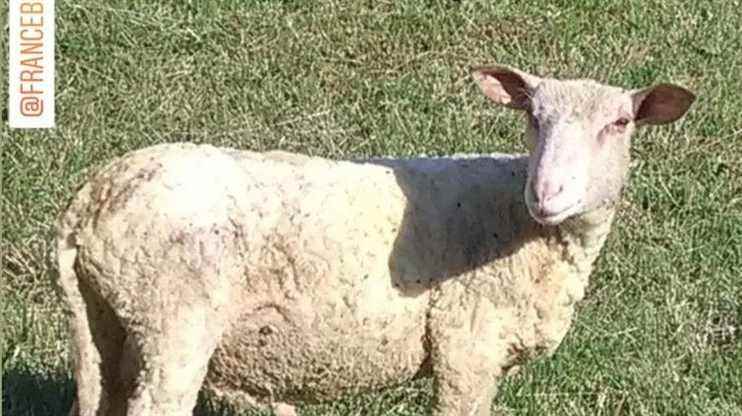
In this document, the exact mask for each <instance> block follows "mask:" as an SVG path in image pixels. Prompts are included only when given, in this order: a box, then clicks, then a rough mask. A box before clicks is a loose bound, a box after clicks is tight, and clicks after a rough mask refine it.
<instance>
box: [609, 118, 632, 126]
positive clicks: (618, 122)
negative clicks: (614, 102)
mask: <svg viewBox="0 0 742 416" xmlns="http://www.w3.org/2000/svg"><path fill="white" fill-rule="evenodd" d="M628 124H629V119H628V118H626V117H621V118H619V119H618V120H616V121H614V122H613V125H614V126H617V127H626V126H627V125H628Z"/></svg>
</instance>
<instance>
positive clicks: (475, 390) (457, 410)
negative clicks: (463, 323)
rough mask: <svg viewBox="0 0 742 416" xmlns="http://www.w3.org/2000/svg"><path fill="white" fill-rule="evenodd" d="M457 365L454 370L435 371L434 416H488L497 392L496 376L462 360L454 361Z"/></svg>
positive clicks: (441, 369)
mask: <svg viewBox="0 0 742 416" xmlns="http://www.w3.org/2000/svg"><path fill="white" fill-rule="evenodd" d="M462 358H463V357H462ZM451 364H453V363H451ZM457 365H458V368H455V369H454V368H447V369H443V368H439V369H437V370H434V384H435V401H434V405H433V415H434V416H444V415H446V416H490V415H491V411H490V408H491V406H492V401H493V400H494V398H495V395H496V393H497V378H498V377H497V375H496V374H493V373H491V372H487V371H486V370H485V369H483V368H472V367H469V366H466V365H465V364H463V363H462V362H457Z"/></svg>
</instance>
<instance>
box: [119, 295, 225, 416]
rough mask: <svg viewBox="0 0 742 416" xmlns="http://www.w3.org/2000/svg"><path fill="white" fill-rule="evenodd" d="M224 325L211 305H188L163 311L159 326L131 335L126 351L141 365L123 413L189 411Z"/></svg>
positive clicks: (172, 415) (175, 415) (176, 414)
mask: <svg viewBox="0 0 742 416" xmlns="http://www.w3.org/2000/svg"><path fill="white" fill-rule="evenodd" d="M224 327H225V319H224V318H221V317H219V316H218V314H217V313H216V311H215V310H212V309H211V308H208V307H201V308H199V307H195V306H191V307H188V308H187V309H186V310H184V311H179V312H176V313H172V314H165V315H163V323H162V325H161V326H160V328H159V330H157V331H154V332H153V333H148V334H142V335H138V336H136V338H135V341H134V342H132V343H131V345H132V347H133V346H134V345H137V347H133V348H132V350H127V351H132V352H131V354H135V355H137V357H135V358H136V359H135V360H134V361H137V360H138V361H139V362H140V363H141V365H140V367H139V368H140V369H139V370H138V374H137V375H136V387H135V388H134V389H133V391H132V394H131V395H130V397H129V400H128V403H127V404H126V407H127V411H126V415H128V416H160V415H169V416H186V415H192V413H193V408H194V407H195V406H196V399H197V397H198V392H199V390H200V389H201V386H202V384H203V381H204V378H205V376H206V372H207V369H208V363H209V359H210V358H211V355H212V354H213V353H214V350H215V349H216V346H217V344H218V342H219V340H220V338H221V335H222V332H223V329H224Z"/></svg>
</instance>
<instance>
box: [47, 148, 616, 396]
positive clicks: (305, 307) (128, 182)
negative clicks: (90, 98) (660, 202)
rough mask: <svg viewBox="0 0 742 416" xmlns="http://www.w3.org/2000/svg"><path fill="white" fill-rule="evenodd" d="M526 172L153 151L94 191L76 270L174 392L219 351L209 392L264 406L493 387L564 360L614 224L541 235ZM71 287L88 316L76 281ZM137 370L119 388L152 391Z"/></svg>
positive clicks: (122, 162) (73, 247)
mask: <svg viewBox="0 0 742 416" xmlns="http://www.w3.org/2000/svg"><path fill="white" fill-rule="evenodd" d="M526 168H527V160H526V158H525V157H514V156H507V155H491V156H477V157H471V156H470V157H461V158H440V159H410V160H392V159H380V160H373V161H369V162H367V163H360V162H333V161H328V160H324V159H318V158H308V157H303V156H298V155H291V154H286V153H280V152H275V153H267V154H264V155H263V154H257V153H250V152H239V151H234V150H230V149H218V148H213V147H210V146H195V145H187V144H179V145H161V146H155V147H152V148H148V149H145V150H142V151H138V152H134V153H131V154H129V155H127V156H125V157H123V158H121V159H119V160H117V161H115V162H114V163H112V164H111V165H109V166H108V167H107V168H105V169H103V170H102V171H101V172H100V173H99V174H97V175H96V176H95V177H94V178H93V179H92V180H91V181H90V182H89V183H88V184H87V185H86V186H85V187H84V188H83V189H82V190H81V192H80V193H79V196H78V197H77V199H76V200H75V201H74V202H73V204H72V206H71V208H70V209H69V210H68V215H67V216H65V217H64V220H63V221H64V222H63V224H62V229H63V231H62V233H61V235H62V236H63V240H62V241H61V243H60V244H61V245H62V249H61V251H60V253H61V254H60V259H61V260H63V261H66V262H76V265H75V267H76V270H77V272H78V277H79V279H80V282H79V285H80V288H85V289H84V290H85V291H88V292H89V293H88V294H87V296H88V297H89V298H95V299H91V300H92V301H94V302H93V303H96V304H100V305H101V307H102V308H103V309H107V308H110V312H112V314H113V315H115V317H116V318H115V319H114V320H117V321H119V324H118V325H113V326H112V328H116V327H117V328H118V331H116V329H111V331H114V332H118V334H114V335H115V336H114V337H113V338H116V336H118V337H120V338H126V340H127V341H126V343H127V346H126V347H124V350H126V349H127V348H128V349H131V350H132V351H127V352H124V351H120V352H118V354H122V353H123V354H132V355H141V354H144V355H145V356H146V355H150V354H151V355H153V356H154V355H155V354H162V353H167V354H168V355H169V356H170V357H169V358H168V359H169V360H170V361H171V363H170V366H169V370H168V371H169V372H170V373H172V374H168V375H167V376H164V377H169V378H172V380H173V382H174V383H175V382H178V383H183V384H189V383H190V384H193V383H197V384H198V385H199V386H200V384H201V381H200V380H199V379H198V375H199V374H201V373H203V372H204V371H206V364H207V361H208V360H204V357H203V355H211V354H210V350H214V353H213V356H212V357H211V360H210V362H209V366H208V375H207V377H206V385H207V387H209V388H210V389H211V390H213V391H214V392H216V393H217V394H219V395H224V396H226V397H229V398H233V399H241V400H244V401H247V402H251V403H254V402H255V401H256V400H257V401H272V400H282V401H289V402H293V401H315V400H322V399H329V398H334V397H337V396H338V395H341V394H343V393H348V392H350V391H357V390H366V389H375V388H379V387H382V386H386V385H390V384H395V383H399V382H402V381H404V380H407V379H411V378H413V377H414V376H416V375H423V374H427V373H429V372H430V370H432V371H433V372H434V373H435V374H436V377H442V378H444V380H441V382H443V383H445V382H446V381H445V377H447V373H455V374H452V375H451V377H452V378H453V379H462V380H468V381H466V383H464V384H467V383H474V384H491V383H493V377H494V376H495V375H497V374H499V373H500V372H501V371H502V370H505V369H507V368H508V367H510V366H512V365H514V364H516V363H519V362H520V361H522V360H524V359H525V358H529V357H531V356H535V355H538V353H541V352H551V351H553V350H554V349H555V348H556V347H557V346H558V344H559V342H560V341H561V339H562V338H563V337H564V335H565V333H566V331H567V329H568V327H569V323H570V319H571V316H572V310H573V304H574V303H575V302H576V301H577V300H579V299H581V298H582V295H583V291H584V287H585V285H586V283H587V277H588V275H589V272H590V264H591V263H592V260H593V258H594V257H595V255H596V254H597V252H598V249H599V247H600V245H601V244H602V242H603V239H604V237H605V234H606V233H607V231H608V227H607V225H608V223H609V219H610V215H609V213H608V212H607V213H605V215H604V218H603V219H604V222H605V224H606V226H605V227H593V228H591V230H593V232H592V233H589V234H585V233H582V234H581V233H570V232H568V231H565V229H566V228H567V227H546V226H542V225H540V224H538V223H536V222H535V221H534V220H533V219H531V217H530V215H529V214H528V210H527V209H526V206H525V203H524V201H523V192H522V190H523V186H524V184H525V180H526ZM563 228H564V229H563ZM585 242H587V243H588V247H584V243H585ZM586 249H587V251H586ZM65 277H66V278H67V279H75V280H76V279H77V278H78V277H75V276H74V275H66V276H65ZM65 283H66V285H65ZM62 285H63V286H64V287H66V289H67V295H68V297H70V298H73V299H74V298H79V294H78V293H76V292H77V290H75V288H76V287H77V282H76V281H68V282H65V281H62ZM81 300H82V299H78V302H76V303H75V302H73V303H72V305H73V308H74V305H76V306H77V307H81V306H82V302H80V301H81ZM87 303H91V302H90V301H88V302H87ZM80 312H81V311H77V314H78V315H83V314H81V313H80ZM82 317H83V316H81V318H82ZM78 319H79V318H78ZM85 321H87V320H86V319H85V320H81V321H79V322H78V324H79V325H80V326H83V328H80V329H78V331H81V332H85V331H86V330H85V328H84V326H85ZM212 337H213V338H214V339H217V340H218V342H216V343H215V345H201V344H210V343H209V342H206V339H208V338H212ZM199 340H202V341H203V342H200V341H199ZM119 343H120V342H119ZM114 344H116V343H115V342H114ZM194 348H195V349H196V350H197V351H192V352H186V351H189V350H191V349H194ZM150 351H152V352H150ZM155 351H156V353H155ZM90 353H91V354H95V352H94V351H90ZM179 355H181V356H183V361H182V362H180V363H179V362H178V360H176V359H175V357H177V356H179ZM196 357H198V358H199V362H200V365H201V366H203V368H198V369H193V368H191V367H193V366H194V363H193V359H194V358H196ZM136 361H137V360H133V361H132V363H131V366H133V368H130V369H128V370H126V371H123V372H122V373H126V374H128V378H129V379H128V380H126V379H118V380H116V381H115V383H114V384H122V385H129V386H130V388H134V387H135V386H136V385H139V384H141V382H137V381H136V380H144V379H147V378H148V376H147V375H146V371H147V370H148V368H147V366H141V365H140V366H136V365H134V363H135V362H136ZM145 361H146V360H145ZM464 364H465V365H464ZM122 365H124V366H126V365H127V363H122ZM485 369H486V371H487V372H488V373H491V374H489V375H488V376H486V377H482V376H480V375H476V374H474V373H475V372H477V371H484V370H485ZM78 371H79V370H78ZM91 371H92V372H96V371H97V369H94V368H93V369H91ZM467 372H472V374H471V375H467V374H466V373H467ZM80 376H82V377H87V378H88V379H90V380H91V384H93V380H92V379H95V377H94V375H93V374H78V377H80ZM111 376H112V377H117V375H115V374H112V375H111ZM118 377H120V375H119V376H118ZM118 377H117V378H118ZM454 384H456V383H454ZM168 388H171V387H168ZM453 388H455V389H465V388H466V387H464V385H461V386H453ZM180 389H182V390H183V391H191V390H192V389H193V387H192V386H190V385H188V386H185V385H184V386H181V387H180ZM150 396H151V397H150V400H152V401H157V400H158V398H162V399H163V400H187V401H190V402H193V400H195V397H193V398H190V397H189V398H187V399H186V398H184V397H177V398H174V397H172V395H168V394H165V392H151V394H150ZM444 396H445V395H444ZM449 396H450V400H455V398H456V397H457V396H456V395H455V394H451V395H449ZM171 405H174V404H171ZM461 405H462V406H463V405H464V404H461ZM486 405H487V406H488V404H486ZM163 406H165V407H163ZM441 406H443V407H445V406H446V405H445V404H443V403H441ZM451 406H453V407H452V408H455V407H456V406H458V405H457V404H455V403H451ZM145 407H152V408H153V409H154V408H167V405H166V404H164V403H163V404H156V403H150V404H148V405H147V406H145ZM191 407H192V405H191Z"/></svg>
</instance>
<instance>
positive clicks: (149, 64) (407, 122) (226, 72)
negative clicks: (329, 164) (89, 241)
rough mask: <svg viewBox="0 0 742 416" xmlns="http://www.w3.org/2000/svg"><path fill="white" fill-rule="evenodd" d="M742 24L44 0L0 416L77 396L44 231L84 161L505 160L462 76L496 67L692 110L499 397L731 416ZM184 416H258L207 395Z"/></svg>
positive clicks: (515, 12) (46, 410)
mask: <svg viewBox="0 0 742 416" xmlns="http://www.w3.org/2000/svg"><path fill="white" fill-rule="evenodd" d="M741 25H742V5H740V4H739V2H737V1H728V0H710V1H705V2H701V1H692V0H615V1H597V0H583V1H551V2H547V1H533V2H526V1H513V0H503V1H489V0H488V1H432V0H430V1H412V0H400V1H397V0H394V1H392V0H386V1H366V2H361V1H342V2H341V1H339V0H335V1H316V2H314V1H267V0H265V1H245V2H228V1H211V2H208V1H189V2H175V1H162V2H154V1H143V0H138V1H121V0H113V1H109V2H100V1H91V0H82V1H70V0H57V78H56V80H57V114H58V116H57V128H56V129H54V130H45V131H27V130H23V131H21V130H8V129H7V128H5V127H4V129H3V130H2V142H3V145H2V221H3V229H2V251H3V257H4V267H3V270H2V299H3V302H2V306H1V307H2V310H0V317H1V318H0V323H1V324H2V330H3V337H2V350H3V357H2V364H3V376H2V382H3V390H2V391H3V406H2V410H3V414H4V415H10V416H21V415H61V414H65V412H66V411H67V409H68V407H69V405H70V402H71V399H72V394H73V391H74V387H73V383H72V381H71V378H70V362H69V356H68V346H67V329H66V325H65V321H64V315H63V314H62V312H61V305H60V302H59V300H58V298H57V296H56V294H55V291H54V285H53V278H54V275H55V272H54V266H53V264H50V262H49V257H50V253H51V245H50V241H51V235H52V225H53V220H54V218H55V215H56V214H57V212H59V210H60V209H62V208H63V207H64V206H65V204H66V201H67V200H68V199H69V198H70V196H71V195H72V193H73V191H74V189H75V188H76V186H77V185H78V184H80V183H81V182H82V181H83V180H84V179H85V177H86V174H87V173H88V172H90V170H91V169H93V168H94V167H96V166H100V165H101V164H102V163H105V162H106V161H108V160H110V159H111V158H113V157H116V156H118V155H121V154H123V153H125V152H127V151H129V150H132V149H136V148H140V147H143V146H147V145H150V144H154V143H161V142H170V141H182V140H186V141H193V142H202V143H213V144H218V145H228V146H235V147H240V148H244V149H252V150H265V149H272V148H280V149H284V150H291V151H301V152H306V153H310V154H314V155H323V156H329V157H335V158H349V157H359V156H371V155H414V154H421V153H425V154H447V153H454V152H497V151H500V152H502V151H508V152H510V151H522V150H523V149H524V146H523V144H522V143H521V142H520V134H521V129H522V126H521V124H520V121H519V120H520V119H519V118H518V117H517V116H516V115H515V114H513V113H511V112H509V111H507V110H502V109H499V108H495V107H494V106H491V105H489V104H488V103H487V102H486V101H485V99H483V98H482V96H481V94H480V93H479V92H478V91H477V89H476V87H475V86H474V85H473V83H472V81H471V80H470V78H469V77H468V70H469V68H471V67H472V66H474V65H480V64H486V63H493V62H499V63H506V64H511V65H514V66H518V67H521V68H524V69H527V70H530V71H533V72H536V73H539V74H543V75H554V76H560V77H578V76H579V77H595V78H598V79H600V80H603V81H607V82H610V83H614V84H617V85H621V86H625V87H640V86H644V85H647V84H650V83H653V82H661V81H671V82H676V83H679V84H681V85H685V86H687V87H689V88H691V89H692V90H694V91H696V92H697V93H698V100H697V102H696V104H695V105H694V107H693V109H692V111H691V112H690V114H689V115H688V116H687V118H686V119H685V120H684V121H683V122H680V123H677V124H675V125H672V126H668V127H662V128H655V129H653V130H646V131H642V132H641V133H640V134H639V135H638V136H637V137H636V138H635V141H634V145H633V150H632V153H633V157H634V162H633V168H632V174H631V179H630V184H629V187H628V190H627V192H626V194H625V195H624V199H623V201H622V207H621V211H620V214H619V217H618V219H617V223H616V225H615V228H614V231H613V232H612V234H611V236H610V238H609V241H608V243H607V246H606V247H605V249H604V251H603V255H602V256H601V258H600V260H599V261H598V263H597V268H596V270H595V272H594V274H593V276H592V281H591V284H590V288H589V293H588V296H587V298H586V300H585V301H584V302H583V303H582V304H581V306H580V310H579V313H578V314H577V318H576V320H575V322H574V325H573V327H572V329H571V331H570V332H569V334H568V336H567V338H566V339H565V341H564V343H563V344H562V346H561V347H560V349H559V350H558V352H557V354H556V355H555V356H554V357H552V358H550V359H544V360H540V361H538V362H536V363H533V364H532V365H530V366H528V367H527V368H525V369H524V370H523V371H522V372H521V373H520V374H519V375H517V376H515V377H513V378H510V379H508V380H507V381H506V382H505V383H504V384H503V386H502V388H501V390H500V393H499V395H498V400H497V404H498V405H499V406H500V407H502V408H506V409H510V412H511V414H513V415H742V336H741V335H740V331H742V163H741V162H742V58H741V57H742V52H741V51H742V32H740V30H741V29H740V26H741ZM6 33H7V32H5V31H3V34H2V39H3V42H2V43H3V50H6V49H5V48H6V46H5V44H6V42H7V40H6V39H7V34H6ZM6 65H7V63H6V62H5V61H4V58H3V62H2V63H0V69H2V71H0V72H2V73H3V74H5V73H6V72H5V71H6V68H7V66H6ZM4 83H5V81H3V84H4ZM3 91H4V90H3ZM5 102H6V101H3V105H4V104H5ZM3 113H4V114H7V113H5V112H3ZM429 402H430V385H429V382H428V381H419V382H416V383H411V384H407V385H404V386H401V387H397V388H392V389H389V390H386V391H384V392H381V393H377V394H369V395H364V396H357V397H349V398H347V399H345V400H341V401H337V402H334V403H328V404H326V405H322V406H313V407H306V408H302V409H301V410H302V415H325V414H326V415H348V416H350V415H416V414H424V411H425V408H426V406H427V405H428V404H429ZM199 414H202V415H206V414H210V415H231V414H250V415H254V414H256V413H238V412H233V413H230V411H229V410H225V409H220V405H219V404H218V403H217V404H214V403H209V401H208V400H201V401H200V403H199Z"/></svg>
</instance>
